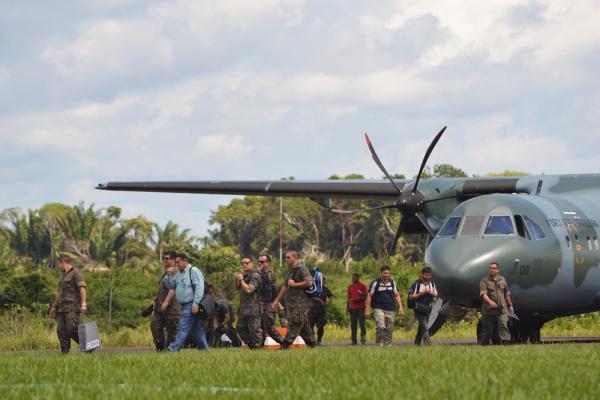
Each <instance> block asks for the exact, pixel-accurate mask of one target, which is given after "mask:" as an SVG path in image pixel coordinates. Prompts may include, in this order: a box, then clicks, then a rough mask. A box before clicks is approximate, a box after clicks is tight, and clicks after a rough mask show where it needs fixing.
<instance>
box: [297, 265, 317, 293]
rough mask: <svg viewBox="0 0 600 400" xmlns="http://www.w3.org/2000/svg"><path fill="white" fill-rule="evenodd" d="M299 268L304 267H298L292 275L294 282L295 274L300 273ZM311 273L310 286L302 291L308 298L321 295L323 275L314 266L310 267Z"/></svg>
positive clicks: (302, 266)
mask: <svg viewBox="0 0 600 400" xmlns="http://www.w3.org/2000/svg"><path fill="white" fill-rule="evenodd" d="M301 268H306V267H305V266H304V265H299V266H298V267H297V268H296V270H295V271H294V273H293V274H292V279H293V280H296V273H297V272H298V271H300V269H301ZM311 272H312V273H311V276H312V279H313V281H312V285H310V286H309V287H307V288H306V289H304V294H306V295H307V296H308V297H317V296H319V295H320V294H321V293H323V274H322V273H321V272H319V269H318V268H317V267H316V266H315V267H312V270H311Z"/></svg>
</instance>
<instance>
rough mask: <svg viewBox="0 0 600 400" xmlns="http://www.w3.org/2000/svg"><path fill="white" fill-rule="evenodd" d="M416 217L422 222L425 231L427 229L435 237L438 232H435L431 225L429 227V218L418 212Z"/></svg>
mask: <svg viewBox="0 0 600 400" xmlns="http://www.w3.org/2000/svg"><path fill="white" fill-rule="evenodd" d="M415 216H416V217H417V218H418V219H419V221H421V223H422V224H423V226H424V227H425V229H427V232H429V234H430V235H431V236H435V233H436V232H435V231H434V230H433V228H432V227H431V225H429V222H427V217H425V214H423V213H422V212H418V213H415Z"/></svg>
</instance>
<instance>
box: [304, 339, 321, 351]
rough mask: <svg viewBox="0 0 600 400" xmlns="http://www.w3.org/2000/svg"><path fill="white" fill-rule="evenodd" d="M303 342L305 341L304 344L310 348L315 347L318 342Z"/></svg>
mask: <svg viewBox="0 0 600 400" xmlns="http://www.w3.org/2000/svg"><path fill="white" fill-rule="evenodd" d="M305 342H306V346H307V347H310V348H311V349H312V348H314V347H316V346H317V344H318V342H315V341H314V340H306V341H305Z"/></svg>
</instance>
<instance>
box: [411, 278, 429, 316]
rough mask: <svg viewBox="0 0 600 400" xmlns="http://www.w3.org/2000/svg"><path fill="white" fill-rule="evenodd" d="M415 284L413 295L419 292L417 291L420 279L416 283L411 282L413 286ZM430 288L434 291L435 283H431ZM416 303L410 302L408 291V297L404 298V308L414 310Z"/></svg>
mask: <svg viewBox="0 0 600 400" xmlns="http://www.w3.org/2000/svg"><path fill="white" fill-rule="evenodd" d="M414 284H416V285H417V286H416V287H415V293H418V292H419V289H420V288H421V279H417V280H416V281H414V282H413V285H414ZM430 285H431V288H432V289H435V283H433V281H431V283H430ZM416 303H417V301H416V300H411V299H410V290H409V291H408V295H407V296H406V306H407V307H408V308H410V309H411V310H414V308H415V305H416Z"/></svg>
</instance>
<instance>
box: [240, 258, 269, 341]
mask: <svg viewBox="0 0 600 400" xmlns="http://www.w3.org/2000/svg"><path fill="white" fill-rule="evenodd" d="M242 266H243V267H244V273H243V274H242V273H241V272H236V273H235V287H236V288H237V289H238V290H239V291H240V308H239V309H238V323H237V330H238V333H239V335H240V337H241V339H242V340H243V341H244V343H246V344H247V345H248V347H249V348H251V349H260V348H261V346H262V329H261V316H260V299H259V297H258V289H259V286H260V275H259V274H258V272H256V271H255V270H254V265H252V261H251V260H250V258H248V257H244V258H242Z"/></svg>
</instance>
